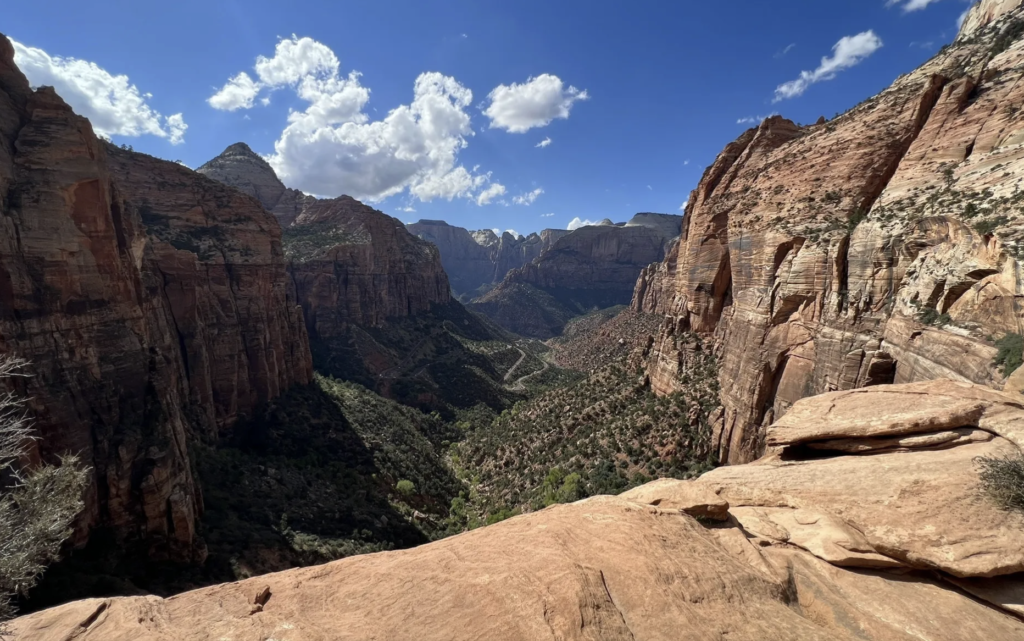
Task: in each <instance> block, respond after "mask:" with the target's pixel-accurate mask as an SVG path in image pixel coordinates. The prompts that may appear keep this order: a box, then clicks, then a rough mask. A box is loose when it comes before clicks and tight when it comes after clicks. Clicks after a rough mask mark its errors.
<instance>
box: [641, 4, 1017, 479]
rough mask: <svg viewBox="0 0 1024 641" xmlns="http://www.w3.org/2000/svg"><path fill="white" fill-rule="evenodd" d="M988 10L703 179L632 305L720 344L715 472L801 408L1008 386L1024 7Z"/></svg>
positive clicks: (671, 346)
mask: <svg viewBox="0 0 1024 641" xmlns="http://www.w3.org/2000/svg"><path fill="white" fill-rule="evenodd" d="M1019 4H1020V3H1019V2H983V3H981V4H979V5H977V6H976V7H975V8H974V9H972V12H971V14H970V15H969V16H968V19H967V22H966V23H965V26H964V30H963V32H962V33H961V35H960V36H959V38H958V39H957V41H956V42H954V43H953V44H952V45H950V46H948V47H946V48H944V49H943V50H942V51H941V52H940V53H939V54H938V55H936V56H935V57H934V58H933V59H932V60H930V61H929V62H927V63H926V64H924V65H923V66H922V67H920V68H919V69H917V70H915V71H913V72H912V73H909V74H906V75H904V76H901V77H900V78H898V79H897V80H896V82H895V83H894V84H893V85H892V86H891V87H890V88H888V89H887V90H885V91H883V92H882V93H881V94H879V95H877V96H875V97H873V98H870V99H868V100H866V101H865V102H863V103H862V104H860V105H858V106H857V107H855V108H853V109H851V110H850V111H849V112H847V113H846V114H843V115H841V116H838V117H836V118H835V119H833V120H831V121H825V120H824V119H822V120H821V121H819V123H818V124H815V125H812V126H804V127H801V126H798V125H796V124H794V123H792V122H790V121H788V120H785V119H784V118H782V117H773V118H769V119H767V120H766V121H764V122H763V123H762V124H761V125H760V126H759V127H757V128H755V129H751V130H749V131H747V132H745V133H744V134H743V135H742V136H740V138H739V139H737V140H736V141H735V142H733V143H731V144H729V145H728V146H727V147H726V148H725V150H724V151H723V152H722V153H721V154H720V155H719V157H718V158H717V160H716V161H715V163H714V164H713V165H712V166H711V167H709V168H708V169H707V171H706V172H705V174H704V176H703V178H702V180H701V182H700V184H699V185H698V187H697V189H696V190H695V191H694V192H693V194H692V196H691V198H690V200H689V206H688V208H687V211H686V217H685V222H684V225H683V235H682V237H681V239H680V242H679V243H678V244H677V245H676V246H675V248H674V249H673V251H671V252H670V254H669V256H668V257H667V258H666V260H665V261H664V262H662V263H660V264H657V265H652V266H651V267H650V268H648V269H647V270H645V272H644V273H643V274H642V275H641V277H640V279H639V280H638V282H637V286H636V291H635V294H634V299H633V305H634V307H635V308H636V309H638V310H643V311H647V312H655V313H659V314H663V315H664V316H665V317H666V320H665V325H664V328H663V330H662V332H661V333H660V335H659V336H658V337H656V340H655V345H654V347H653V358H651V360H650V365H649V374H650V378H651V383H652V385H654V387H655V389H657V390H658V391H659V392H663V393H667V392H670V391H672V390H673V389H674V385H675V383H674V381H675V380H676V376H675V373H676V371H677V369H678V367H679V362H680V350H679V349H677V347H676V337H677V335H679V334H680V333H681V332H682V331H685V330H694V331H698V332H701V333H705V334H713V335H714V336H715V338H716V342H717V344H718V349H719V351H720V353H721V361H722V369H721V382H722V401H723V404H724V406H725V412H724V416H723V419H722V422H721V424H720V426H719V427H720V429H719V430H718V431H717V432H716V434H717V435H718V437H719V441H718V443H717V445H718V448H719V452H720V454H721V457H722V459H723V460H724V461H728V462H731V463H739V462H743V461H749V460H751V459H753V458H756V457H757V456H758V455H759V454H760V453H761V452H763V450H764V443H763V437H764V430H763V426H765V425H767V424H769V423H771V422H772V421H773V420H774V419H776V418H778V417H781V416H783V415H784V414H785V413H786V412H787V411H788V409H789V408H790V407H791V406H792V404H793V403H794V402H795V401H797V400H798V399H800V398H803V397H805V396H808V395H812V394H816V393H821V392H827V391H831V390H844V389H851V388H854V387H860V386H866V385H875V384H879V383H891V382H912V381H921V380H927V379H933V378H937V377H949V378H953V379H956V380H965V381H973V382H976V383H985V384H991V385H997V386H1001V384H1002V374H1001V372H1000V371H999V370H997V369H996V368H995V367H994V366H993V358H994V356H995V355H996V352H997V350H996V349H995V347H994V346H993V342H992V339H993V338H998V337H1000V336H1002V335H1004V334H1006V333H1020V332H1021V325H1022V323H1021V313H1020V309H1019V304H1018V303H1017V297H1018V296H1020V295H1021V294H1022V293H1024V292H1022V285H1021V276H1020V265H1021V263H1020V260H1019V258H1018V257H1020V256H1024V246H1022V244H1021V243H1022V242H1024V226H1022V225H1021V220H1022V218H1024V191H1022V190H1021V180H1022V179H1024V110H1021V109H1020V108H1019V106H1020V105H1021V104H1022V101H1024V84H1022V83H1021V82H1020V79H1021V76H1022V75H1024V41H1022V40H1021V39H1020V36H1021V34H1022V32H1024V9H1022V8H1019V6H1018V5H1019Z"/></svg>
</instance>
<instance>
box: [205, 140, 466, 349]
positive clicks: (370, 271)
mask: <svg viewBox="0 0 1024 641" xmlns="http://www.w3.org/2000/svg"><path fill="white" fill-rule="evenodd" d="M198 171H199V172H200V173H203V174H205V175H207V176H210V177H211V178H214V179H216V180H218V181H220V182H222V183H224V184H226V185H229V186H231V187H235V188H236V189H238V190H240V191H242V192H244V193H246V194H249V195H252V196H255V197H257V198H258V199H259V200H260V202H261V203H262V204H263V205H264V207H266V208H267V210H268V211H270V212H272V213H273V214H274V216H276V217H277V219H278V220H279V221H280V222H281V225H282V226H283V227H284V229H285V232H284V243H285V249H286V252H287V255H288V256H287V257H288V260H289V271H290V273H291V275H292V278H293V279H294V281H295V285H296V287H297V293H298V298H299V301H300V303H301V304H302V307H303V309H304V310H305V313H306V316H305V317H306V323H307V326H308V328H309V331H310V333H312V334H314V335H315V336H316V337H318V338H324V339H330V338H335V337H338V336H341V335H342V334H343V333H344V330H345V327H346V325H348V324H349V323H354V324H356V325H364V326H379V325H381V324H382V323H383V322H384V321H385V319H387V318H389V317H395V316H399V317H401V316H411V315H414V314H417V313H419V312H423V311H427V310H429V309H430V306H431V305H432V304H447V303H448V302H450V300H451V292H450V287H449V284H448V276H447V275H446V274H445V272H444V268H443V267H442V266H441V259H440V256H439V254H438V251H437V248H436V247H434V246H433V245H431V244H430V243H427V242H425V241H422V240H420V239H419V238H417V237H416V236H414V235H413V234H411V233H409V231H408V230H406V228H405V225H404V224H403V223H402V222H401V221H399V220H397V219H395V218H392V217H391V216H388V215H386V214H384V213H382V212H380V211H377V210H376V209H373V208H372V207H368V206H366V205H364V204H363V203H361V202H359V201H358V200H355V199H354V198H351V197H349V196H341V197H339V198H333V199H317V198H314V197H312V196H304V195H302V194H301V193H300V192H297V191H295V190H294V189H287V188H286V187H285V186H284V184H283V183H281V181H280V180H279V179H278V178H277V174H275V173H274V170H273V168H271V166H270V165H269V164H267V162H266V161H265V160H263V159H262V158H261V157H260V156H258V155H257V154H256V153H255V152H253V151H252V150H251V149H249V147H248V146H247V145H245V144H244V143H236V144H234V145H231V146H230V147H228V148H227V149H225V150H224V152H223V153H221V155H219V156H217V157H216V158H214V159H213V160H211V161H210V162H208V163H206V164H204V165H203V166H202V167H200V168H199V169H198Z"/></svg>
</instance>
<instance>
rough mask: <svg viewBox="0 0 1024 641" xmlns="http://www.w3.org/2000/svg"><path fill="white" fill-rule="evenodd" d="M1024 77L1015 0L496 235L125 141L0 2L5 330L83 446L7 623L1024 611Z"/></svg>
mask: <svg viewBox="0 0 1024 641" xmlns="http://www.w3.org/2000/svg"><path fill="white" fill-rule="evenodd" d="M1022 104H1024V2H1022V0H982V1H981V2H979V3H976V4H975V5H974V6H973V7H972V8H971V9H970V11H969V12H968V13H967V14H966V15H965V17H964V19H963V25H962V27H961V29H960V32H959V34H958V36H957V37H956V40H955V41H954V42H952V43H951V44H950V45H948V46H946V47H944V48H943V49H942V50H941V51H939V52H938V53H937V54H936V55H935V56H934V57H933V58H932V59H931V60H929V61H928V62H926V63H925V64H924V65H922V66H921V67H920V68H918V69H916V70H914V71H912V72H910V73H907V74H905V75H902V76H900V77H899V78H897V79H896V80H895V82H894V83H893V84H892V85H891V86H890V87H889V88H887V89H885V90H884V91H882V92H881V93H880V94H878V95H877V96H874V97H872V98H869V99H867V100H865V101H864V102H863V103H861V104H860V105H857V106H856V107H854V108H852V109H851V110H849V111H848V112H846V113H844V114H841V115H837V116H836V117H835V118H833V119H831V120H827V119H825V118H821V119H820V120H818V121H817V122H816V123H815V124H811V125H799V124H797V123H795V122H793V121H791V120H787V119H785V118H784V117H782V116H771V117H768V118H766V119H764V120H763V121H762V122H761V123H760V124H759V125H758V126H757V127H754V128H752V129H749V130H747V131H746V132H744V133H743V134H742V135H740V137H739V138H738V139H737V140H736V141H734V142H732V143H730V144H728V145H727V146H726V147H725V149H724V150H723V151H722V152H721V153H720V154H719V155H718V156H717V158H716V159H715V161H714V163H713V164H712V165H711V166H710V167H708V168H707V169H706V171H705V172H704V174H703V176H702V178H701V180H700V183H699V184H698V186H697V188H696V189H695V190H694V191H693V192H692V194H691V196H690V198H689V200H688V201H687V202H688V204H687V206H686V210H685V216H683V217H679V216H671V215H666V214H650V213H641V214H637V215H636V216H634V217H633V218H632V219H631V220H630V221H628V222H626V223H621V224H614V223H612V222H611V221H609V220H605V221H602V222H601V223H599V224H594V225H587V226H584V227H580V228H578V229H575V230H572V231H568V230H544V231H542V232H539V233H536V234H531V235H530V236H527V237H522V236H514V235H513V234H511V233H508V232H506V233H504V234H502V235H500V236H499V235H498V234H496V233H494V232H493V231H491V230H483V231H469V230H467V229H464V228H461V227H455V226H452V225H449V224H447V223H445V222H443V221H438V220H421V221H419V222H417V223H410V224H404V223H402V222H401V221H400V220H398V219H397V218H394V217H392V216H389V215H387V214H385V213H384V212H382V211H378V210H376V209H374V208H373V207H371V206H368V205H366V204H363V203H362V202H360V201H359V200H356V199H354V198H352V197H349V196H344V195H343V196H339V197H337V198H317V197H314V196H311V195H307V194H303V193H302V192H300V191H298V190H295V189H291V188H288V187H286V186H285V185H284V183H283V182H282V181H281V180H280V179H279V178H278V175H277V174H276V173H275V171H274V169H273V167H272V166H271V165H270V164H269V163H268V162H267V160H266V159H265V158H264V157H261V156H260V155H259V154H257V153H255V152H253V150H252V149H251V148H249V147H248V145H246V144H245V143H236V144H232V145H230V146H229V147H227V149H225V150H224V152H223V153H221V154H220V155H219V156H217V157H216V158H214V159H212V160H210V161H209V162H207V163H206V164H204V165H203V166H201V167H200V168H199V169H198V170H196V171H192V170H190V169H188V168H186V167H184V166H181V165H180V164H177V163H171V162H167V161H163V160H160V159H157V158H154V157H151V156H147V155H145V154H139V153H135V152H133V151H131V150H130V149H128V148H123V147H122V148H119V147H117V146H115V145H113V144H111V143H109V142H107V141H105V140H103V139H101V138H99V137H97V136H96V135H95V134H94V132H93V129H92V126H91V125H90V123H89V121H88V120H86V119H85V118H82V117H80V116H78V115H76V114H75V113H74V112H73V111H72V109H71V108H70V107H69V106H68V105H67V104H66V103H65V102H64V101H63V100H62V99H61V98H60V97H59V96H58V95H57V94H56V93H55V92H54V91H53V89H51V88H46V87H43V88H39V89H32V88H30V86H29V84H28V82H27V81H26V79H25V76H24V75H22V73H21V72H20V71H19V70H18V68H17V67H16V66H15V64H14V61H13V50H12V46H11V45H10V43H9V42H8V41H7V40H6V38H4V37H2V36H0V356H4V355H15V356H18V357H22V358H25V359H27V360H28V361H30V362H31V374H32V375H31V376H29V377H26V378H18V379H14V380H13V391H14V392H15V393H16V394H17V395H18V396H20V397H24V398H26V399H29V400H28V403H29V405H28V410H29V412H30V414H31V416H32V417H33V418H34V419H35V421H36V426H37V428H38V434H39V439H38V440H37V441H35V442H34V443H33V446H32V453H31V458H32V460H31V461H25V462H24V463H25V464H26V465H34V464H37V463H39V462H47V463H56V462H57V461H58V460H59V457H60V455H62V454H63V453H65V452H69V451H71V452H79V453H80V456H81V458H82V460H83V461H84V462H85V464H86V465H88V466H89V467H90V468H91V470H90V483H89V486H88V487H87V489H86V494H85V510H84V512H83V513H82V515H81V516H80V518H79V520H78V522H77V523H76V524H75V528H74V534H73V536H72V539H71V540H70V541H69V542H68V545H67V548H68V552H69V556H71V557H72V558H71V559H70V560H69V561H75V560H77V561H79V562H82V561H83V559H84V565H78V566H73V567H70V566H69V567H70V570H69V568H68V567H62V566H60V565H58V566H54V567H52V568H51V569H50V571H48V573H47V577H46V578H49V577H51V576H55V577H56V578H55V579H54V581H53V582H52V583H51V584H49V585H47V584H45V580H46V579H44V584H42V586H41V587H44V588H46V589H48V590H50V592H48V593H46V592H45V591H44V593H43V594H42V596H39V594H37V595H36V596H35V598H37V599H38V600H37V601H35V602H32V601H31V598H32V595H30V598H29V600H28V604H29V605H28V606H27V607H26V609H25V610H23V611H24V612H27V614H25V615H24V616H21V617H20V618H18V619H15V620H13V621H11V622H10V626H11V632H12V633H13V636H14V638H15V639H18V640H19V641H57V640H66V639H78V640H79V641H89V640H90V639H93V640H97V641H99V640H102V641H119V640H124V641H128V640H129V639H130V640H133V641H134V640H145V641H149V640H152V641H179V640H180V641H185V640H186V639H187V640H189V641H221V640H223V639H235V640H237V641H248V640H252V641H266V640H268V639H276V640H278V641H288V640H294V641H298V640H299V639H304V640H314V641H317V640H323V641H327V640H328V639H331V640H333V639H353V640H355V639H378V638H380V639H383V638H394V639H404V638H410V637H415V638H423V639H439V640H440V639H445V640H448V639H482V638H484V639H490V638H501V639H510V640H518V639H522V640H524V641H526V640H533V639H552V640H554V639H579V640H581V641H582V640H587V639H589V640H593V639H613V640H619V639H621V640H623V641H627V640H640V639H644V640H648V639H649V640H658V639H694V640H696V639H701V640H703V639H712V638H714V639H719V638H729V639H741V640H742V639H749V640H750V641H760V640H762V639H773V640H775V639H778V640H780V641H785V640H789V639H792V640H793V641H796V640H804V639H821V640H840V641H854V640H855V639H858V640H865V639H866V640H870V641H911V640H921V639H927V640H929V641H945V640H948V641H960V640H965V639H966V640H970V639H977V640H979V641H981V640H982V639H985V640H988V639H1012V638H1024V507H1022V506H1024V503H1022V502H1021V500H1022V499H1021V496H1020V492H1019V490H1018V492H1017V494H1016V495H1015V498H1014V499H1013V500H1008V499H1007V498H1006V495H1007V491H1008V490H1007V488H1006V487H1000V486H998V483H1000V482H1002V483H1006V482H1007V481H1006V478H1005V477H1004V478H1002V479H1001V480H1000V479H995V480H993V479H994V477H993V475H992V473H991V471H992V470H993V469H995V468H996V467H998V466H1010V465H1018V466H1020V465H1021V462H1022V461H1024V401H1022V399H1021V396H1020V394H1021V391H1022V390H1024V368H1020V369H1016V371H1013V372H1012V373H1011V370H1013V369H1014V368H1013V364H1011V362H1010V360H1011V359H1010V358H1009V357H1008V356H1007V353H1006V352H1007V348H1006V347H1005V345H1007V344H1008V343H1006V342H1005V341H1006V340H1007V339H1013V338H1016V339H1018V341H1019V342H1020V344H1024V337H1022V335H1024V318H1022V313H1021V310H1020V303H1019V300H1020V298H1021V297H1022V296H1024V277H1022V275H1021V270H1020V265H1021V261H1022V260H1024V224H1022V223H1024V192H1022V190H1021V187H1020V183H1021V182H1022V181H1024V178H1021V176H1024V109H1021V105H1022ZM549 142H550V141H549ZM268 158H271V157H270V156H268ZM275 162H276V161H275ZM474 171H475V170H474ZM282 175H283V176H285V175H286V174H285V173H282ZM627 305H628V308H627V307H626V306H627ZM549 339H550V340H549ZM1017 352H1018V353H1017V354H1016V358H1017V359H1018V360H1020V359H1021V358H1024V356H1022V354H1021V353H1020V349H1019V348H1018V350H1017ZM1016 365H1019V363H1016ZM1021 470H1024V467H1018V469H1017V472H1016V474H1017V476H1016V477H1015V479H1016V480H1015V482H1016V483H1018V484H1019V481H1020V472H1021ZM659 477H661V478H659ZM1011 489H1012V488H1011ZM606 494H617V496H606ZM100 535H102V537H108V536H109V537H112V541H113V543H114V546H113V547H114V548H115V553H116V554H122V553H124V554H126V555H127V554H134V555H135V556H134V559H136V560H141V561H140V567H143V570H142V571H141V572H136V574H135V575H130V573H126V572H124V571H123V567H117V568H115V569H114V570H110V568H109V567H103V568H102V571H100V570H97V569H96V568H98V567H100V566H101V565H102V564H101V563H97V564H96V565H93V566H90V565H89V563H90V562H91V561H93V560H94V558H93V557H90V556H89V555H81V554H78V555H77V557H76V553H77V552H79V551H80V550H82V549H83V548H86V549H87V550H88V549H89V548H88V546H89V545H90V539H92V542H93V543H94V542H95V540H96V539H99V538H100ZM204 537H205V539H204ZM404 548H408V549H404ZM161 564H162V565H161ZM298 566H312V567H298ZM169 568H173V570H171V569H169ZM62 572H64V574H62ZM75 572H78V573H79V574H77V575H76V574H75ZM108 572H109V574H105V573H108ZM146 574H149V575H150V576H149V577H146V576H144V575H146ZM172 574H173V577H171V578H170V579H169V580H168V581H167V582H164V583H161V580H163V579H164V578H166V576H170V575H172ZM140 575H143V579H147V580H149V583H146V582H145V581H143V582H135V583H132V581H135V580H136V579H137V578H138V576H140ZM155 575H160V578H159V579H157V580H153V576H155ZM165 575H166V576H165ZM68 577H70V579H69V578H68ZM82 577H86V578H88V580H89V584H88V585H85V581H80V579H81V578H82ZM125 577H129V578H127V579H125ZM114 579H116V581H117V582H116V586H117V587H116V588H114V589H111V588H109V584H110V583H114ZM122 579H125V580H124V581H123V582H122V581H121V580H122ZM61 581H64V583H61ZM69 585H70V586H71V587H69ZM83 586H84V587H83ZM96 586H99V587H96ZM54 594H55V595H56V596H54ZM115 594H116V595H119V596H108V595H115ZM95 595H99V597H100V598H81V600H77V601H72V602H70V603H66V601H68V600H69V599H72V598H80V597H85V596H90V597H91V596H95ZM158 595H159V596H158ZM0 596H2V595H0ZM47 599H49V600H47ZM60 603H63V604H62V605H56V607H50V608H49V609H42V610H39V609H38V608H42V607H47V606H50V605H54V604H60ZM31 610H37V611H31ZM453 621H458V625H453V623H452V622H453ZM0 636H2V634H0Z"/></svg>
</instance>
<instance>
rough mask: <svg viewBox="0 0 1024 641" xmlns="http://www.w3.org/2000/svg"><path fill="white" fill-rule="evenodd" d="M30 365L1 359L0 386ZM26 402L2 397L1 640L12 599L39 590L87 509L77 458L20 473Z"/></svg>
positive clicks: (27, 428) (28, 427)
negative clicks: (75, 522) (39, 583)
mask: <svg viewBox="0 0 1024 641" xmlns="http://www.w3.org/2000/svg"><path fill="white" fill-rule="evenodd" d="M26 364H27V363H26V362H25V361H22V360H19V359H15V358H10V357H0V383H3V382H6V381H9V380H10V379H12V378H13V377H18V376H25V375H26V374H25V373H24V368H25V365H26ZM33 438H34V437H33V435H32V424H31V421H30V420H29V419H28V416H27V415H26V412H25V403H24V401H23V400H22V399H21V398H19V397H18V396H17V395H15V394H14V393H13V392H10V391H7V392H0V637H5V636H6V634H5V633H6V630H5V626H4V625H3V623H2V622H3V621H4V620H6V619H9V618H10V617H11V616H13V614H14V606H13V604H12V603H11V599H12V598H13V597H14V596H16V595H18V594H24V593H25V592H26V591H27V590H28V589H29V588H31V587H32V586H33V585H35V583H36V581H37V580H38V579H39V576H40V575H41V574H42V573H43V571H44V570H45V569H46V566H47V565H48V564H49V563H51V562H53V561H55V560H56V559H57V558H58V556H59V554H60V548H61V545H62V544H63V543H64V541H65V540H67V538H68V537H69V536H70V535H71V523H72V521H73V520H74V518H75V516H76V515H77V514H78V513H79V512H80V511H81V509H82V505H83V503H82V490H83V488H84V487H85V481H86V470H85V469H84V468H82V467H81V465H79V462H78V459H77V457H75V456H71V455H68V456H64V457H63V458H62V459H61V460H60V465H56V466H54V465H43V466H40V467H38V468H36V469H33V470H22V469H20V467H21V466H20V465H19V461H21V460H23V459H24V457H25V455H26V454H27V452H28V447H27V446H28V444H29V443H30V442H31V441H32V439H33Z"/></svg>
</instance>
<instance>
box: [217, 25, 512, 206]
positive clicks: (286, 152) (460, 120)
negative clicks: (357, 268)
mask: <svg viewBox="0 0 1024 641" xmlns="http://www.w3.org/2000/svg"><path fill="white" fill-rule="evenodd" d="M253 69H254V71H255V74H256V79H255V80H253V79H251V78H250V79H249V80H250V81H251V82H252V86H251V88H250V85H249V84H248V83H247V82H246V78H248V74H246V73H245V72H242V73H240V74H238V75H236V76H234V77H232V78H231V79H230V80H229V81H228V83H227V84H226V85H225V86H224V87H223V88H222V89H220V90H219V91H218V92H217V93H216V94H214V95H213V96H212V97H211V98H210V99H209V101H208V102H209V103H210V105H211V106H213V107H215V108H217V109H226V110H232V109H242V108H244V109H249V108H252V106H253V104H254V101H255V98H256V97H258V96H259V95H260V93H261V92H270V91H274V90H280V89H290V90H291V91H293V92H294V93H295V95H296V96H298V97H299V98H300V99H301V100H302V101H304V102H305V103H306V107H305V109H302V110H293V111H291V112H290V113H289V115H288V124H287V126H286V127H285V128H284V130H283V131H282V132H281V135H280V137H279V138H278V139H277V141H276V142H275V143H274V152H273V153H272V154H270V155H269V156H267V161H268V162H269V163H270V164H271V166H272V167H273V168H274V170H275V171H276V172H277V174H278V176H279V177H280V178H281V180H282V181H283V182H284V183H285V184H287V185H288V186H289V187H293V188H295V189H299V190H301V191H304V192H306V193H313V194H322V195H325V196H337V195H339V194H343V193H344V194H349V195H351V196H353V197H355V198H359V199H362V200H367V201H370V202H376V201H380V200H383V199H384V198H387V197H388V196H393V195H395V194H398V193H401V192H403V191H408V193H409V194H411V195H412V196H414V197H415V198H417V199H419V200H420V201H423V202H429V201H431V200H433V199H435V198H444V199H446V200H452V199H453V198H467V199H472V200H475V201H477V202H478V203H480V204H487V203H489V202H491V201H492V200H493V199H494V198H495V197H496V196H500V195H501V194H503V193H505V192H504V189H505V188H504V187H503V186H501V185H500V184H498V183H496V182H493V183H492V181H491V176H490V174H489V173H478V171H477V168H475V167H474V168H473V170H472V171H471V170H467V169H466V168H465V167H464V166H462V165H461V164H459V162H458V157H459V152H460V151H462V150H463V149H465V148H466V147H467V146H468V144H469V143H468V141H467V139H468V138H469V137H471V136H473V129H472V127H471V123H470V116H469V114H468V113H467V111H466V109H467V108H468V107H469V106H470V104H471V103H472V100H473V92H471V91H470V90H469V89H468V88H466V87H464V86H463V85H462V84H460V83H459V82H458V81H457V80H455V78H452V77H451V76H445V75H442V74H440V73H437V72H427V73H421V74H420V75H419V77H417V78H416V80H415V82H414V84H413V91H412V100H411V102H410V103H409V104H407V105H400V106H398V107H395V108H394V109H392V110H391V111H390V112H388V113H387V115H386V116H385V117H384V118H383V119H381V120H371V118H370V116H369V115H368V114H367V113H366V111H365V108H366V106H367V103H368V102H369V100H370V90H369V89H368V88H366V87H364V86H363V85H362V83H361V81H360V76H361V74H359V72H357V71H350V72H348V73H347V74H344V73H342V71H341V63H340V61H339V60H338V58H337V56H335V55H334V52H333V51H332V50H331V49H330V48H329V47H327V46H326V45H324V44H323V43H320V42H317V41H316V40H313V39H312V38H299V37H297V36H294V35H293V36H292V37H291V38H286V39H283V40H281V41H279V42H278V43H277V46H276V48H275V51H274V56H273V57H271V58H267V57H265V56H259V57H258V58H257V59H256V62H255V65H254V67H253ZM251 89H255V93H252V91H251ZM268 102H269V95H267V96H264V97H263V98H261V99H260V103H261V104H264V105H265V104H267V103H268Z"/></svg>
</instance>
